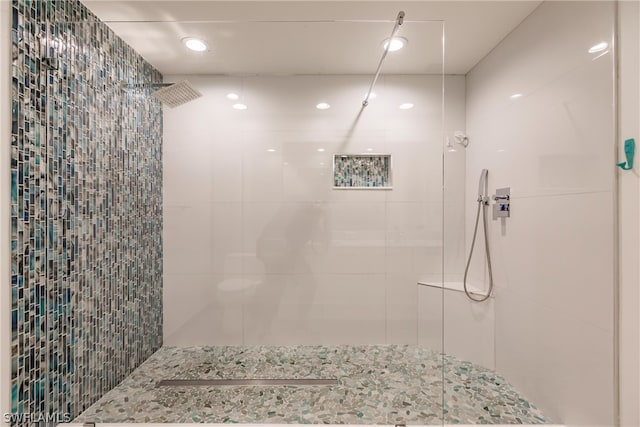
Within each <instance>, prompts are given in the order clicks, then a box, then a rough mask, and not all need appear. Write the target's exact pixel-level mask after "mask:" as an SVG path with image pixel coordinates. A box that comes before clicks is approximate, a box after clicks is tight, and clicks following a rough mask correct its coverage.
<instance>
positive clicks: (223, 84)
mask: <svg viewBox="0 0 640 427" xmlns="http://www.w3.org/2000/svg"><path fill="white" fill-rule="evenodd" d="M167 78H168V79H170V80H180V79H182V78H188V79H189V81H190V82H191V83H192V84H193V85H194V86H195V87H197V88H198V89H199V90H200V91H201V92H202V93H203V94H204V97H203V98H201V99H199V100H197V101H195V102H193V103H189V104H187V105H185V106H184V107H180V108H176V109H173V110H165V112H164V119H165V134H164V135H165V147H164V149H165V156H164V162H165V165H166V168H165V187H166V193H165V200H164V203H165V212H166V214H165V220H166V221H165V230H166V232H165V235H166V244H165V252H164V256H165V265H166V269H165V273H166V274H167V284H166V286H167V288H166V291H167V295H175V299H174V298H173V297H167V298H166V300H165V302H166V304H167V305H166V306H165V310H166V330H165V341H166V343H167V344H172V345H173V344H193V345H195V344H211V345H213V344H222V343H225V344H237V343H239V342H240V343H244V344H250V343H251V344H265V345H269V344H292V343H295V344H301V343H304V344H338V343H351V344H353V343H369V344H379V343H384V342H388V343H404V344H409V343H416V341H417V330H416V329H417V320H416V319H417V311H418V305H417V298H416V283H417V282H418V280H420V279H421V278H424V277H427V276H438V277H441V275H442V272H443V270H442V266H443V262H442V261H443V258H442V254H443V242H442V238H443V234H442V223H443V191H442V176H443V162H442V136H443V129H442V127H443V120H442V96H443V94H442V78H440V77H438V76H428V75H403V76H394V75H383V76H382V77H381V78H380V80H379V81H378V84H377V86H376V90H375V92H376V93H377V94H378V97H377V98H376V99H375V100H373V101H372V102H371V103H370V104H369V106H368V107H367V108H366V109H365V110H364V111H362V112H361V114H360V116H359V117H358V113H359V112H360V110H361V103H362V97H363V96H364V94H365V93H366V91H367V88H368V87H369V84H370V82H371V80H370V76H353V75H345V76H338V75H313V76H246V77H242V78H231V77H228V76H172V77H167ZM446 87H447V90H448V91H447V92H446V96H447V102H446V103H445V105H446V108H447V115H446V126H447V127H448V130H447V132H448V133H449V134H452V133H453V131H454V130H464V116H465V115H464V112H465V110H464V77H461V76H448V77H447V78H446ZM231 92H234V93H237V94H238V95H239V96H240V99H241V101H242V102H243V103H245V104H246V105H247V106H248V109H247V110H244V111H238V110H234V109H233V108H232V104H233V101H230V100H229V99H227V98H226V95H227V93H231ZM320 101H326V102H329V103H330V104H331V108H330V109H329V110H322V111H320V110H318V109H316V104H317V103H318V102H320ZM374 101H375V102H374ZM405 102H412V103H414V104H415V107H414V108H413V109H410V110H401V109H399V108H398V107H399V105H400V104H401V103H405ZM344 153H389V154H391V156H392V163H393V189H391V190H386V189H385V190H371V191H367V190H344V189H334V188H333V180H332V174H333V155H334V154H344ZM453 154H455V155H456V156H455V166H456V167H455V168H453V167H451V168H448V169H446V170H445V171H444V173H445V174H448V175H447V179H448V181H447V182H448V183H449V188H448V190H449V191H448V193H447V195H448V196H449V197H450V200H447V203H448V207H447V212H448V215H447V218H446V223H447V227H449V228H448V231H449V232H448V234H447V235H446V238H447V241H446V242H445V250H447V251H448V252H447V254H453V255H455V256H458V258H460V256H461V255H462V252H463V251H462V250H460V248H463V246H464V217H463V212H464V210H463V206H464V201H463V197H464V181H463V180H462V179H461V176H460V172H461V171H462V172H463V171H464V152H462V151H459V152H457V153H453ZM454 210H456V212H457V213H459V214H458V215H453V214H451V211H454ZM449 248H451V249H449ZM447 267H448V268H447V273H449V274H457V275H458V276H460V275H461V268H462V267H463V262H462V260H461V259H458V260H456V261H452V262H450V263H449V264H447ZM210 288H213V290H211V289H210ZM190 298H191V300H192V301H193V304H194V307H195V308H196V309H195V310H193V313H190V312H189V313H187V311H188V309H187V310H185V308H187V307H188V301H189V299H190ZM225 301H227V302H228V303H225ZM221 312H222V315H220V313H221ZM182 316H184V317H182ZM234 322H235V323H234Z"/></svg>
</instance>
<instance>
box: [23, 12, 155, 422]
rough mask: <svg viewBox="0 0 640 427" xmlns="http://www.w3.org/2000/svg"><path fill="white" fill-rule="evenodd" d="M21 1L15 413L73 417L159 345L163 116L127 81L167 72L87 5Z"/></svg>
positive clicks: (146, 81) (152, 79)
mask: <svg viewBox="0 0 640 427" xmlns="http://www.w3.org/2000/svg"><path fill="white" fill-rule="evenodd" d="M12 7H13V23H12V25H13V28H12V29H13V35H12V39H13V40H12V41H13V52H14V55H15V56H14V58H13V68H12V70H13V88H12V100H13V117H12V135H11V144H12V148H11V149H12V160H11V162H12V163H11V178H12V189H11V192H12V197H11V228H12V234H11V249H12V268H11V287H12V296H13V298H12V318H13V322H12V349H11V350H12V412H14V413H22V414H25V413H29V414H34V415H35V414H46V413H49V414H54V415H57V416H58V418H57V419H58V420H59V421H62V420H63V419H64V418H62V416H63V414H65V413H66V414H70V416H76V415H78V414H79V413H80V412H82V411H83V410H84V409H85V408H87V407H88V406H89V405H91V404H92V403H93V402H95V401H96V400H97V399H98V398H100V397H101V396H102V395H103V394H104V393H105V392H107V391H108V390H110V389H111V388H113V387H114V386H115V385H117V384H118V383H119V382H120V381H121V380H122V379H123V378H124V377H125V376H126V375H127V374H128V373H129V372H131V371H132V370H133V369H135V368H136V367H137V366H138V365H139V364H140V363H142V362H143V361H144V360H145V359H146V358H147V357H149V356H150V355H151V354H152V353H153V352H154V351H155V350H156V349H158V348H159V347H160V346H161V345H162V333H161V331H162V236H161V232H162V193H161V191H162V110H161V106H160V103H159V102H158V101H157V100H154V99H153V98H151V97H150V96H149V91H150V88H149V87H146V88H145V86H142V88H140V89H137V90H133V89H127V90H124V88H123V86H122V84H123V83H124V84H142V85H145V84H147V85H148V84H150V83H152V82H160V81H162V75H161V74H160V73H159V72H158V71H156V70H155V69H154V68H153V67H151V66H150V65H149V64H148V63H146V62H145V61H144V60H143V59H142V57H140V56H139V55H137V54H136V53H135V52H134V51H133V50H132V49H131V48H130V47H129V46H127V45H126V44H125V43H124V42H123V41H122V40H120V39H119V38H117V37H116V36H115V34H114V33H113V32H112V31H111V30H110V29H109V28H108V27H107V26H106V25H104V24H103V23H101V22H100V21H98V20H97V18H96V17H95V16H94V15H93V14H91V12H89V11H88V9H86V8H85V7H84V6H83V5H81V4H80V2H76V1H47V2H45V1H23V0H14V1H13V3H12ZM70 23H73V24H70ZM47 56H48V57H51V58H56V59H57V60H58V63H59V65H58V69H57V70H50V69H48V68H47V66H46V61H45V57H47Z"/></svg>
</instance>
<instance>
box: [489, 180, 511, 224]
mask: <svg viewBox="0 0 640 427" xmlns="http://www.w3.org/2000/svg"><path fill="white" fill-rule="evenodd" d="M493 200H494V201H495V203H494V205H493V219H494V220H496V219H498V218H509V217H510V216H511V188H510V187H506V188H498V189H496V194H494V195H493Z"/></svg>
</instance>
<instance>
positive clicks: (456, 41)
mask: <svg viewBox="0 0 640 427" xmlns="http://www.w3.org/2000/svg"><path fill="white" fill-rule="evenodd" d="M83 3H85V4H86V5H87V6H88V7H89V8H90V9H91V10H92V11H93V12H94V13H95V14H96V15H97V16H98V17H99V18H100V19H101V20H103V21H106V22H107V23H108V25H109V26H110V27H111V28H112V29H113V30H114V31H115V32H116V34H118V35H119V36H120V37H122V38H123V39H124V40H125V41H126V42H127V43H129V44H130V45H131V46H132V47H133V48H134V49H135V50H136V51H138V52H140V53H141V54H142V56H143V57H145V58H146V59H147V60H148V61H149V62H151V63H152V64H153V65H154V66H156V67H157V68H158V69H159V70H160V71H161V72H163V73H165V74H370V73H372V72H373V71H374V70H375V67H376V65H377V61H378V59H379V56H380V53H381V51H382V41H383V40H384V39H385V38H386V37H388V35H389V32H390V30H391V26H392V20H393V19H394V18H395V16H396V14H397V12H398V11H399V10H404V11H405V12H406V13H407V18H406V19H407V21H412V20H444V21H445V22H446V41H447V44H446V62H445V73H447V74H466V73H467V72H468V71H469V70H470V69H471V68H472V67H473V66H474V65H475V64H476V63H477V62H478V61H479V60H480V59H481V58H482V57H484V56H485V55H486V54H487V53H489V51H490V50H491V49H492V48H493V47H494V46H495V45H496V44H497V43H498V42H499V41H500V40H502V38H504V37H505V36H506V35H507V34H508V33H509V32H510V31H511V30H513V29H514V28H515V27H516V26H517V25H518V24H519V23H520V22H521V21H522V20H523V19H524V18H525V17H526V16H527V15H528V14H529V13H531V12H532V11H533V9H535V7H536V6H537V5H538V4H540V1H487V2H485V1H466V2H464V1H440V2H431V1H418V2H404V1H394V2H389V1H361V2H357V1H356V2H339V1H280V2H272V1H233V2H231V1H162V0H149V1H129V0H127V1H117V0H116V1H105V0H85V1H84V2H83ZM295 20H298V21H308V20H313V21H332V20H386V21H389V22H377V23H357V24H354V23H344V22H342V23H340V22H314V23H291V22H288V23H284V22H275V23H274V22H246V21H295ZM198 21H200V22H198ZM202 21H219V22H217V23H215V24H213V23H203V22H202ZM220 21H245V22H241V23H237V22H236V23H230V22H227V23H222V22H220ZM399 35H401V36H403V37H406V38H407V39H408V40H409V44H408V46H407V47H405V48H404V49H402V50H401V51H399V52H394V53H393V54H392V55H393V58H392V59H393V60H391V61H388V62H387V63H386V64H385V69H384V72H385V73H395V74H425V73H433V74H438V73H440V72H441V67H442V66H441V64H442V49H441V40H442V30H441V25H440V24H423V23H421V24H411V23H410V22H408V24H407V25H404V26H403V27H402V29H401V32H400V33H399ZM187 36H197V37H201V38H203V39H204V40H206V41H207V43H208V44H209V49H210V50H209V52H206V53H204V54H194V53H193V52H189V51H187V50H186V49H185V48H184V46H183V44H182V42H181V40H182V39H183V38H184V37H187Z"/></svg>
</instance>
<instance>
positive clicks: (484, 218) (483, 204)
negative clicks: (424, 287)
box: [463, 197, 493, 302]
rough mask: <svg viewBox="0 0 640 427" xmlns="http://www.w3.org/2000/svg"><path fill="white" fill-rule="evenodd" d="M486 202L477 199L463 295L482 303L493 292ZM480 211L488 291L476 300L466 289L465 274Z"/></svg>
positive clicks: (481, 198) (475, 235)
mask: <svg viewBox="0 0 640 427" xmlns="http://www.w3.org/2000/svg"><path fill="white" fill-rule="evenodd" d="M486 206H487V204H486V202H485V199H484V198H483V197H479V198H478V211H477V212H476V225H475V227H474V228H473V239H472V240H471V249H469V259H468V260H467V266H466V267H465V269H464V280H463V286H464V293H465V294H467V297H469V299H470V300H472V301H476V302H482V301H486V300H487V299H489V297H490V296H491V292H492V291H493V271H492V269H491V254H490V253H489V238H488V237H487V209H486ZM480 209H482V225H483V227H484V249H485V252H486V254H487V267H488V270H489V291H488V292H487V294H486V295H485V296H483V297H482V298H476V297H474V296H473V294H472V293H471V292H469V289H467V274H468V273H469V266H470V265H471V257H472V255H473V248H474V246H475V245H476V237H477V236H478V221H479V220H480Z"/></svg>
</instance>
